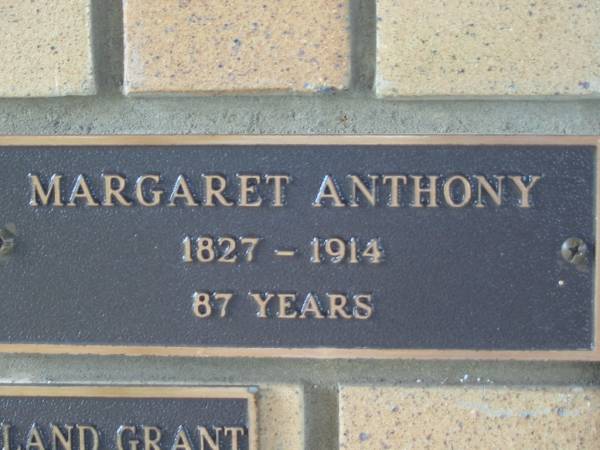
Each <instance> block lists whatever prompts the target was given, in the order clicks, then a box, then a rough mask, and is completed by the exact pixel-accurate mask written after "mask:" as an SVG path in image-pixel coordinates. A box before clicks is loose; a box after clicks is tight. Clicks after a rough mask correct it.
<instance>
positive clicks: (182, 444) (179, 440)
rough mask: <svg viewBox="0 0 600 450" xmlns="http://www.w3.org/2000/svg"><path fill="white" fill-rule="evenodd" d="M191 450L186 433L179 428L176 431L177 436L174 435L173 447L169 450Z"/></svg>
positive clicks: (181, 427) (183, 429)
mask: <svg viewBox="0 0 600 450" xmlns="http://www.w3.org/2000/svg"><path fill="white" fill-rule="evenodd" d="M178 449H181V450H193V449H192V446H191V444H190V438H189V436H188V434H187V432H186V431H185V428H183V426H180V427H179V429H178V430H177V434H176V435H175V441H174V442H173V447H171V450H178Z"/></svg>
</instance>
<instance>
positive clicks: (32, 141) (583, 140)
mask: <svg viewBox="0 0 600 450" xmlns="http://www.w3.org/2000/svg"><path fill="white" fill-rule="evenodd" d="M283 144H285V145H361V144H362V145H374V146H376V145H467V146H476V145H545V146H548V145H556V146H564V145H573V146H575V145H582V146H595V147H596V174H599V173H600V161H599V158H598V154H599V153H600V137H599V136H554V135H510V136H509V135H367V136H365V135H260V136H259V135H111V136H108V135H105V136H101V135H98V136H0V146H17V147H22V146H65V145H67V146H105V145H106V146H107V145H121V146H129V145H132V146H133V145H143V146H149V149H152V148H154V147H156V146H164V145H175V146H185V145H200V146H203V145H283ZM599 198H600V176H598V175H597V176H596V205H595V208H596V216H595V219H596V243H595V248H596V249H598V248H600V247H599V245H598V244H599V242H600V202H599V201H598V199H599ZM598 253H599V252H598V251H596V261H595V263H596V270H595V280H594V339H593V340H594V342H593V345H592V348H591V350H542V351H538V350H522V351H521V350H518V351H513V350H464V349H454V350H437V349H368V348H327V347H319V348H269V347H174V346H112V345H69V344H18V343H15V344H0V353H15V354H17V353H18V354H54V355H56V354H69V355H103V356H108V355H118V356H167V357H207V358H216V357H221V358H237V357H242V358H243V357H248V358H305V359H421V360H434V359H436V360H520V361H600V286H599V284H600V283H598V280H599V276H600V267H599V266H600V256H599V255H598Z"/></svg>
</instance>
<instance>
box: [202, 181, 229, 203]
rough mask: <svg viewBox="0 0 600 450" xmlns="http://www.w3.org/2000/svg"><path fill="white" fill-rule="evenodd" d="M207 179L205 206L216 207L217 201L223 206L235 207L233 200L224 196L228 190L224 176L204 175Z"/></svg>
mask: <svg viewBox="0 0 600 450" xmlns="http://www.w3.org/2000/svg"><path fill="white" fill-rule="evenodd" d="M203 177H204V179H205V199H206V200H205V202H204V204H205V206H209V207H211V206H215V202H214V200H217V202H218V203H220V204H221V205H223V206H233V202H232V201H231V200H227V199H226V198H225V197H224V196H223V191H224V190H225V189H226V188H227V179H226V178H225V177H224V176H222V175H203Z"/></svg>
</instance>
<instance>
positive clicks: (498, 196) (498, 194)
mask: <svg viewBox="0 0 600 450" xmlns="http://www.w3.org/2000/svg"><path fill="white" fill-rule="evenodd" d="M494 177H495V178H496V180H498V190H497V191H496V190H494V188H493V187H492V185H491V184H490V183H489V182H488V180H486V178H485V177H482V176H481V175H477V176H475V178H476V179H477V183H478V184H477V204H476V205H475V208H485V204H484V203H483V201H482V200H481V192H482V190H481V188H483V190H484V191H485V192H487V194H488V195H489V196H490V198H491V199H492V201H493V202H494V203H495V204H496V206H500V205H501V204H502V181H503V180H504V178H505V177H504V175H501V176H498V175H494Z"/></svg>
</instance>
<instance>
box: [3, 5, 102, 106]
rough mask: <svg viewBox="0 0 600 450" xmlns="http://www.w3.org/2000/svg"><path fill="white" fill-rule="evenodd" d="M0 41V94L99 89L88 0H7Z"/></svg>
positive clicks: (52, 94)
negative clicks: (96, 85)
mask: <svg viewBox="0 0 600 450" xmlns="http://www.w3.org/2000/svg"><path fill="white" fill-rule="evenodd" d="M0 43H1V44H0V45H1V49H2V51H0V97H55V96H63V95H89V94H94V93H95V92H96V87H95V82H94V74H93V61H92V48H91V27H90V2H89V0H26V1H25V0H2V1H0Z"/></svg>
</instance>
